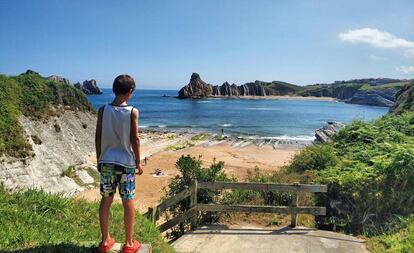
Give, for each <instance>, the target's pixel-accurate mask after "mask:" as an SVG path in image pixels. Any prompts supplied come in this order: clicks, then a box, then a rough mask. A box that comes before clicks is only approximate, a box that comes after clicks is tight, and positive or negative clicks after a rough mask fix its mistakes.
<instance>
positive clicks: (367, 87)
mask: <svg viewBox="0 0 414 253" xmlns="http://www.w3.org/2000/svg"><path fill="white" fill-rule="evenodd" d="M408 83H409V81H407V82H397V83H387V84H383V85H376V86H372V85H369V84H364V85H363V86H362V87H361V90H366V91H368V90H385V89H389V88H402V87H403V86H404V85H406V84H408Z"/></svg>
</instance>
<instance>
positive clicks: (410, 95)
mask: <svg viewBox="0 0 414 253" xmlns="http://www.w3.org/2000/svg"><path fill="white" fill-rule="evenodd" d="M396 97H397V101H396V102H395V104H394V106H393V107H392V108H391V111H392V113H394V114H400V113H402V112H404V111H414V81H412V82H410V83H409V84H407V85H405V86H404V87H403V88H402V89H401V90H400V91H399V92H398V93H397V94H396Z"/></svg>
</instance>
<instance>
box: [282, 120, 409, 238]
mask: <svg viewBox="0 0 414 253" xmlns="http://www.w3.org/2000/svg"><path fill="white" fill-rule="evenodd" d="M413 123H414V113H413V112H406V113H403V114H401V115H398V116H392V115H387V116H384V117H383V118H381V119H379V120H376V121H373V122H362V121H355V122H353V123H351V124H350V125H348V126H346V127H345V128H344V129H342V130H341V131H340V132H339V133H338V134H337V135H335V136H334V138H333V140H332V142H330V143H327V144H321V145H317V146H314V147H310V148H306V149H305V150H304V151H303V152H301V153H300V154H299V155H297V156H295V157H294V159H293V162H292V164H291V165H290V166H289V169H290V170H291V171H303V170H313V171H316V178H315V182H318V183H322V184H327V185H328V193H327V194H326V195H321V196H319V197H318V199H317V202H318V203H317V204H318V205H324V206H326V207H327V216H326V217H318V225H319V226H320V227H322V228H326V229H331V230H337V231H338V230H341V231H346V232H349V233H364V234H368V235H376V234H380V233H383V232H387V231H390V230H392V229H393V227H394V225H395V223H396V219H397V218H396V217H397V216H401V215H402V216H405V215H408V214H411V213H413V212H414V198H413V197H412V196H414V188H413V187H412V186H413V185H414V131H413V130H414V125H413Z"/></svg>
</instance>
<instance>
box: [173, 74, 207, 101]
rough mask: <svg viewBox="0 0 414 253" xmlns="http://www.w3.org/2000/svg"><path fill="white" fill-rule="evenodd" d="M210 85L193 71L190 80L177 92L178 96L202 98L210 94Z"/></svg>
mask: <svg viewBox="0 0 414 253" xmlns="http://www.w3.org/2000/svg"><path fill="white" fill-rule="evenodd" d="M212 90H213V88H212V85H211V84H208V83H206V82H204V81H203V80H201V78H200V75H199V74H197V73H193V74H192V75H191V79H190V82H189V83H188V84H187V85H186V86H184V87H183V88H181V90H180V91H179V92H178V98H204V97H208V96H211V94H212Z"/></svg>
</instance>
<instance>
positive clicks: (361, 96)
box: [346, 88, 398, 107]
mask: <svg viewBox="0 0 414 253" xmlns="http://www.w3.org/2000/svg"><path fill="white" fill-rule="evenodd" d="M397 92H398V89H395V88H392V89H385V90H368V91H365V90H358V91H357V92H356V93H355V94H354V95H353V96H352V97H351V98H349V99H347V100H346V102H348V103H351V104H363V105H375V106H386V107H391V106H393V105H394V102H395V95H396V94H397Z"/></svg>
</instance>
